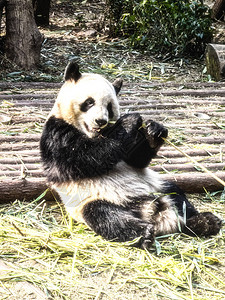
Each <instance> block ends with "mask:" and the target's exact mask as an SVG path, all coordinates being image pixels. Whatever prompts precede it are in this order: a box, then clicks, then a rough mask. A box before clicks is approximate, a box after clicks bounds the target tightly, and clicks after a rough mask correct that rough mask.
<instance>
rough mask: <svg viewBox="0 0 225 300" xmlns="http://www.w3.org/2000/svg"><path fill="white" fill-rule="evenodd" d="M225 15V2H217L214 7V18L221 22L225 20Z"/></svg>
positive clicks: (222, 0)
mask: <svg viewBox="0 0 225 300" xmlns="http://www.w3.org/2000/svg"><path fill="white" fill-rule="evenodd" d="M224 14H225V0H216V1H215V3H214V5H213V7H212V17H213V18H214V19H217V20H220V19H222V18H224Z"/></svg>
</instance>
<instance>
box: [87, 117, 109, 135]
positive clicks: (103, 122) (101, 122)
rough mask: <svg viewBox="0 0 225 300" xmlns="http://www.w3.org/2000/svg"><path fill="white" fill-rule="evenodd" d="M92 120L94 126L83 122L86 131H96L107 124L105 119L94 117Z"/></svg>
mask: <svg viewBox="0 0 225 300" xmlns="http://www.w3.org/2000/svg"><path fill="white" fill-rule="evenodd" d="M94 122H95V124H96V127H92V128H89V126H88V125H87V124H86V123H85V122H84V126H85V128H86V130H87V131H89V132H98V131H100V130H101V129H102V128H104V127H105V126H106V125H107V124H108V121H106V120H105V119H96V120H95V121H94Z"/></svg>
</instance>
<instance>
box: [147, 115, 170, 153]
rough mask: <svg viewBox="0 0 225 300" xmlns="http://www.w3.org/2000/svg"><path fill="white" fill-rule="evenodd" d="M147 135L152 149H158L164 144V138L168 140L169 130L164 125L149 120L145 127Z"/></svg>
mask: <svg viewBox="0 0 225 300" xmlns="http://www.w3.org/2000/svg"><path fill="white" fill-rule="evenodd" d="M145 135H146V138H147V140H148V141H149V145H150V147H151V148H157V147H159V146H161V145H162V144H163V139H162V138H167V136H168V130H167V128H165V127H164V126H163V125H161V124H159V123H157V122H155V121H152V120H148V121H147V122H146V126H145Z"/></svg>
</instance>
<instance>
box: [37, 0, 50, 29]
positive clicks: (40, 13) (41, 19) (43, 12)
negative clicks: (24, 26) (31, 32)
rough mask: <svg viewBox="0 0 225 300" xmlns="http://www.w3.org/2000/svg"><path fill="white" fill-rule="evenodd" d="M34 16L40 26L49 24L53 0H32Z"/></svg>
mask: <svg viewBox="0 0 225 300" xmlns="http://www.w3.org/2000/svg"><path fill="white" fill-rule="evenodd" d="M32 1H33V7H34V17H35V21H36V24H37V25H38V26H46V25H49V11H50V2H51V0H32Z"/></svg>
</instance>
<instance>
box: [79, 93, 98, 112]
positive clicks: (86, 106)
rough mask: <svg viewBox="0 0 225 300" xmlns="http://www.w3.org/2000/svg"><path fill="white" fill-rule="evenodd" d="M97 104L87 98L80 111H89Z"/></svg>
mask: <svg viewBox="0 0 225 300" xmlns="http://www.w3.org/2000/svg"><path fill="white" fill-rule="evenodd" d="M94 104H95V100H94V99H93V98H91V97H89V98H87V99H86V100H85V101H84V102H83V103H82V104H80V110H81V111H83V112H86V111H88V110H89V109H90V108H91V107H92V106H93V105H94Z"/></svg>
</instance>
